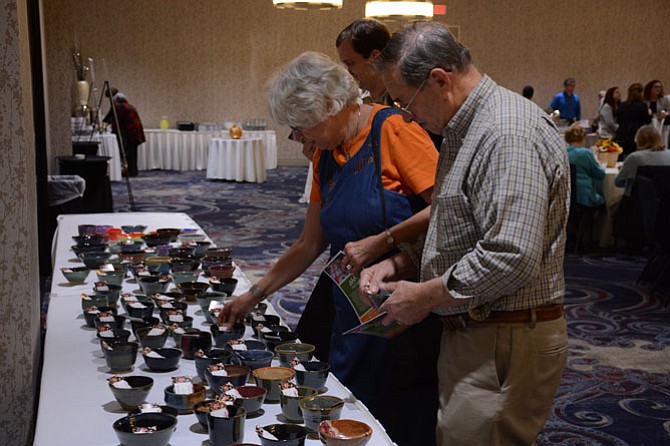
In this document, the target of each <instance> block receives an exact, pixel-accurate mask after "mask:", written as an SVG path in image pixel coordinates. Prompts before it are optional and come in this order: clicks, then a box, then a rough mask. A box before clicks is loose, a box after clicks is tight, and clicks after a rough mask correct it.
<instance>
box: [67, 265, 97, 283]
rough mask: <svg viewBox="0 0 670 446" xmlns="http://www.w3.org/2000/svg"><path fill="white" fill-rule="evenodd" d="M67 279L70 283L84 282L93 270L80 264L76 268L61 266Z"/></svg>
mask: <svg viewBox="0 0 670 446" xmlns="http://www.w3.org/2000/svg"><path fill="white" fill-rule="evenodd" d="M60 270H61V272H62V273H63V275H64V276H65V279H67V281H68V282H70V283H82V282H84V281H85V280H86V278H87V277H88V273H90V272H91V270H90V269H89V268H88V267H86V266H78V267H75V268H61V269H60Z"/></svg>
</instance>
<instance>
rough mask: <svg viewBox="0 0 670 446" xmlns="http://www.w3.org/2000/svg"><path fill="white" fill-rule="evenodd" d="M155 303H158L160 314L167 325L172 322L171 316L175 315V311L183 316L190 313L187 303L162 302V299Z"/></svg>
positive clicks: (156, 300)
mask: <svg viewBox="0 0 670 446" xmlns="http://www.w3.org/2000/svg"><path fill="white" fill-rule="evenodd" d="M154 302H158V303H157V305H158V314H159V315H160V317H161V319H162V320H163V321H165V322H166V323H168V322H170V315H173V314H175V313H174V312H175V311H177V312H179V313H180V314H181V315H182V316H186V315H187V313H188V304H187V303H186V302H179V301H161V300H160V299H155V300H154ZM173 319H174V318H173Z"/></svg>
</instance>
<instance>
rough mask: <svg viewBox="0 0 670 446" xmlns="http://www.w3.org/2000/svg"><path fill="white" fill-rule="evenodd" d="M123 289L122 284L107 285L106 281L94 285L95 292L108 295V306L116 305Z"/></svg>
mask: <svg viewBox="0 0 670 446" xmlns="http://www.w3.org/2000/svg"><path fill="white" fill-rule="evenodd" d="M122 289H123V287H122V286H120V285H107V284H105V283H97V284H96V285H95V286H94V287H93V294H97V295H99V296H105V297H107V306H109V307H116V306H117V303H118V300H119V296H120V295H121V290H122Z"/></svg>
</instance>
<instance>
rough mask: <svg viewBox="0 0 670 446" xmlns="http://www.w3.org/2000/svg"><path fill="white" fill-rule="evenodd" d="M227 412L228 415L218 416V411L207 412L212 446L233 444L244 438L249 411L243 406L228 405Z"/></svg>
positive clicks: (231, 445)
mask: <svg viewBox="0 0 670 446" xmlns="http://www.w3.org/2000/svg"><path fill="white" fill-rule="evenodd" d="M227 412H228V413H227V415H228V416H227V417H221V416H218V414H217V411H211V412H208V413H207V427H208V430H209V444H210V445H211V446H216V445H221V446H223V445H230V446H233V445H234V444H235V443H238V442H240V441H242V439H243V438H244V422H245V421H246V418H247V416H246V415H247V411H246V410H244V408H243V407H241V406H228V407H227Z"/></svg>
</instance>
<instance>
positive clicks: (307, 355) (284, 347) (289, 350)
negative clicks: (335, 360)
mask: <svg viewBox="0 0 670 446" xmlns="http://www.w3.org/2000/svg"><path fill="white" fill-rule="evenodd" d="M314 350H315V347H314V345H312V344H303V343H297V342H293V343H290V344H280V345H278V346H276V347H275V353H277V356H278V357H279V364H280V365H282V366H284V367H288V366H289V363H288V362H289V361H291V360H294V359H297V360H298V361H300V362H304V361H309V360H310V359H312V355H313V354H314Z"/></svg>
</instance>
